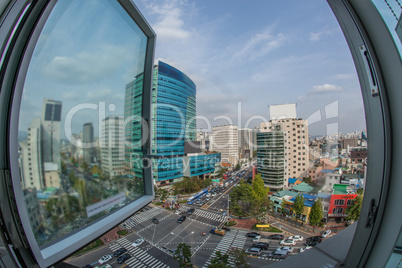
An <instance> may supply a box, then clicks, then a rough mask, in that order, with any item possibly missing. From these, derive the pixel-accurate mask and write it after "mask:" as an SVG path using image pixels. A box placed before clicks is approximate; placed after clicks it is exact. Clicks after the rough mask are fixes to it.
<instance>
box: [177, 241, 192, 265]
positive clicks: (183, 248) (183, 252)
mask: <svg viewBox="0 0 402 268" xmlns="http://www.w3.org/2000/svg"><path fill="white" fill-rule="evenodd" d="M173 258H174V259H175V260H177V261H178V262H179V267H193V265H192V264H191V246H188V245H186V243H180V244H179V245H178V246H177V249H176V252H175V255H174V257H173Z"/></svg>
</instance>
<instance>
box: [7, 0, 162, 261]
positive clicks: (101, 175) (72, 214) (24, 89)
mask: <svg viewBox="0 0 402 268" xmlns="http://www.w3.org/2000/svg"><path fill="white" fill-rule="evenodd" d="M2 3H4V2H2ZM2 5H3V4H2ZM2 8H3V10H2V14H1V20H0V21H1V28H0V46H1V62H0V64H1V75H0V76H1V77H0V83H1V90H0V102H1V104H0V107H1V112H0V113H1V119H0V121H1V123H0V124H1V126H2V129H3V131H2V133H1V134H0V136H1V138H0V139H1V146H0V148H1V150H0V151H1V153H0V154H1V155H0V162H1V164H0V178H1V182H2V184H1V186H0V191H1V194H0V195H1V199H2V200H1V205H0V207H1V235H2V239H3V243H4V246H5V247H6V249H7V251H8V256H10V257H11V258H10V259H8V258H7V260H8V261H11V262H10V263H7V261H5V265H6V266H7V267H12V266H19V267H34V266H35V265H39V266H40V267H47V266H49V265H52V264H54V263H56V262H58V261H60V260H61V259H63V258H65V257H66V256H68V255H70V254H71V253H73V252H74V251H76V250H78V249H79V248H81V247H83V246H84V245H86V244H88V243H90V242H91V241H93V240H94V239H96V238H97V237H99V236H100V235H102V234H103V233H105V232H107V231H108V230H109V229H111V228H112V227H114V226H116V225H117V224H119V223H120V222H121V221H123V220H124V219H125V218H127V217H129V216H130V215H132V213H133V212H135V211H137V210H139V209H140V208H141V207H143V206H145V205H146V204H148V203H149V202H150V201H151V200H152V199H153V197H154V193H153V182H152V174H151V170H152V168H151V164H150V162H151V161H148V162H147V163H143V159H144V157H143V156H146V155H149V154H150V150H149V144H150V142H149V140H150V131H149V130H148V126H149V122H150V114H151V113H150V103H151V82H152V67H153V55H154V44H155V34H154V32H153V31H152V29H151V28H150V27H149V25H148V24H147V23H146V21H145V20H144V19H143V17H142V15H141V14H140V13H139V12H138V10H137V8H136V7H135V6H134V4H133V3H132V2H131V1H128V0H127V1H126V0H122V1H107V0H105V1H98V0H97V1H84V2H82V1H70V0H68V1H64V0H62V1H9V2H8V3H7V2H6V3H4V6H2ZM105 29H107V30H105ZM18 133H19V134H18ZM97 144H99V145H100V146H99V147H100V148H101V149H100V152H98V153H96V152H95V150H96V148H98V146H97ZM3 261H4V260H3ZM12 263H14V265H12Z"/></svg>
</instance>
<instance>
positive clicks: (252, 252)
mask: <svg viewBox="0 0 402 268" xmlns="http://www.w3.org/2000/svg"><path fill="white" fill-rule="evenodd" d="M261 251H262V249H261V248H255V247H252V248H249V249H247V250H246V253H247V254H249V255H257V256H259V255H261Z"/></svg>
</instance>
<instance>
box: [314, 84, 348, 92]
mask: <svg viewBox="0 0 402 268" xmlns="http://www.w3.org/2000/svg"><path fill="white" fill-rule="evenodd" d="M339 91H342V88H341V87H340V86H335V85H331V84H323V85H319V86H313V89H312V90H310V91H309V94H322V93H330V92H339Z"/></svg>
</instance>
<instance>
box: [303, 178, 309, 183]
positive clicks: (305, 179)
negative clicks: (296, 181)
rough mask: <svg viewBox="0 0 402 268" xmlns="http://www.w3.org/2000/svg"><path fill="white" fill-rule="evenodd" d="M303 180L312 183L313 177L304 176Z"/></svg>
mask: <svg viewBox="0 0 402 268" xmlns="http://www.w3.org/2000/svg"><path fill="white" fill-rule="evenodd" d="M303 181H304V182H305V183H308V184H310V183H311V177H304V178H303Z"/></svg>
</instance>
